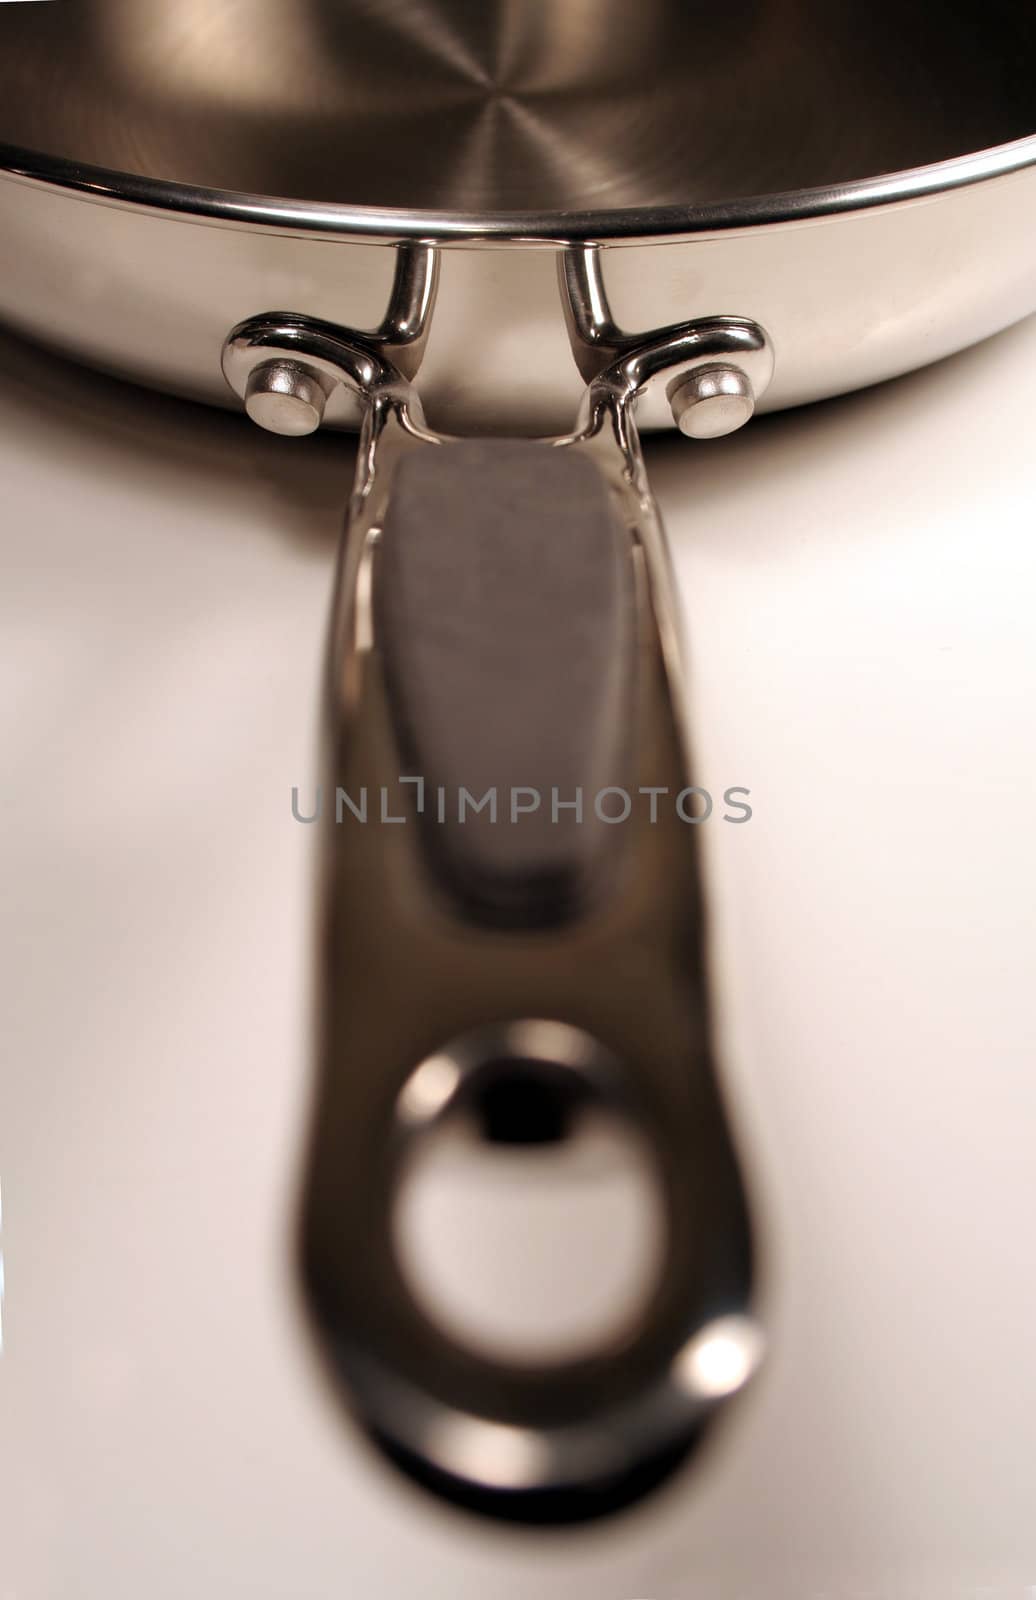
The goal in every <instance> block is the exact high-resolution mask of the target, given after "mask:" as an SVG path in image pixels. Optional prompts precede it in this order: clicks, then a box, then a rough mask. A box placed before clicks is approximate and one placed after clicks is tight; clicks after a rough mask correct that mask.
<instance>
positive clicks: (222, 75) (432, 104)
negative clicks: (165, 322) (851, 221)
mask: <svg viewBox="0 0 1036 1600" xmlns="http://www.w3.org/2000/svg"><path fill="white" fill-rule="evenodd" d="M1034 85H1036V7H1034V6H1033V5H1032V4H1031V0H940V3H939V4H938V5H936V4H933V0H217V3H213V0H146V3H141V0H76V3H75V4H72V3H71V0H42V3H36V4H32V5H4V6H2V7H0V141H4V142H7V143H11V144H16V145H21V146H25V147H28V148H31V149H35V150H42V151H45V152H47V153H48V154H52V155H57V156H64V157H68V158H72V159H75V160H77V161H82V162H86V163H90V164H93V165H98V166H102V167H107V168H112V169H115V170H120V171H128V172H133V173H138V174H142V175H144V176H146V177H151V178H157V179H164V180H172V181H176V182H180V183H185V184H190V185H202V186H205V187H212V188H218V189H234V190H243V191H247V192H250V193H254V194H260V195H268V196H278V197H287V198H291V199H296V200H322V201H330V202H335V203H340V204H348V205H372V206H405V207H409V208H411V209H415V210H448V211H454V212H467V213H470V212H478V211H487V210H488V211H537V212H544V211H547V212H549V211H566V210H591V209H625V208H629V207H644V206H654V205H658V206H667V205H671V206H683V205H696V204H708V203H712V202H722V201H731V200H736V199H738V198H741V197H745V196H748V195H763V194H774V193H779V192H782V191H785V190H790V189H798V188H808V187H813V186H819V185H826V184H831V183H841V182H848V181H852V180H857V179H863V178H868V177H874V176H877V175H879V174H882V173H889V172H894V171H898V170H900V169H902V168H906V167H912V166H918V165H922V164H924V163H927V162H931V161H938V160H942V159H944V158H947V157H953V156H959V155H963V154H966V153H968V152H971V151H974V150H980V149H984V148H986V147H988V146H990V145H995V144H1000V143H1004V142H1006V141H1008V140H1011V139H1015V138H1019V137H1021V136H1023V135H1028V134H1031V133H1032V132H1033V131H1034V129H1036V88H1034Z"/></svg>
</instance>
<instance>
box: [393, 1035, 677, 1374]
mask: <svg viewBox="0 0 1036 1600" xmlns="http://www.w3.org/2000/svg"><path fill="white" fill-rule="evenodd" d="M601 1067H603V1068H604V1070H603V1071H600V1070H597V1069H599V1068H601ZM614 1076H615V1071H614V1063H612V1062H611V1061H610V1058H607V1057H606V1056H605V1053H604V1052H603V1051H601V1050H600V1047H599V1046H597V1045H596V1044H595V1043H594V1041H592V1040H590V1039H588V1038H587V1036H586V1035H584V1034H581V1033H579V1031H578V1030H576V1029H572V1028H568V1027H564V1026H563V1025H560V1024H557V1023H547V1022H544V1023H529V1022H526V1023H521V1024H512V1025H511V1026H510V1027H508V1028H504V1029H498V1030H493V1031H492V1032H490V1033H486V1034H481V1035H478V1036H475V1037H469V1038H468V1039H466V1040H462V1041H460V1042H459V1043H458V1044H455V1045H453V1046H451V1047H449V1048H448V1049H447V1050H444V1051H442V1052H440V1053H438V1054H437V1055H435V1056H433V1057H431V1058H429V1059H428V1060H427V1061H425V1062H424V1063H422V1065H421V1066H420V1067H419V1068H418V1069H417V1071H416V1072H415V1073H414V1074H413V1075H412V1077H411V1078H410V1080H409V1081H408V1083H407V1085H406V1086H405V1087H404V1090H403V1093H402V1095H401V1097H400V1102H399V1111H400V1116H401V1118H402V1120H403V1122H404V1123H405V1124H409V1127H410V1132H411V1137H410V1139H409V1141H408V1145H407V1150H406V1154H405V1157H404V1159H403V1161H402V1163H401V1166H400V1172H399V1178H398V1183H397V1186H396V1193H395V1202H394V1207H393V1218H392V1221H393V1237H394V1246H395V1251H396V1257H397V1262H398V1264H399V1267H400V1271H401V1273H402V1276H403V1278H404V1281H405V1283H406V1285H407V1287H408V1290H409V1292H410V1294H411V1295H412V1297H413V1299H414V1301H415V1302H416V1304H417V1305H418V1306H419V1308H420V1309H421V1311H422V1312H423V1314H424V1315H425V1316H426V1317H427V1318H428V1320H429V1321H430V1322H431V1323H432V1324H433V1325H434V1326H436V1327H437V1328H438V1329H439V1331H440V1332H442V1333H444V1334H445V1335H446V1336H447V1337H449V1338H450V1339H451V1340H453V1341H454V1342H456V1343H457V1344H458V1345H461V1346H463V1347H464V1348H466V1349H468V1350H470V1351H471V1352H472V1353H474V1354H476V1355H478V1356H479V1357H480V1358H482V1359H484V1360H495V1361H500V1362H503V1363H506V1364H509V1365H513V1366H523V1367H542V1366H548V1365H559V1364H562V1363H564V1362H566V1361H573V1360H578V1359H580V1358H584V1357H587V1356H593V1355H598V1354H602V1353H605V1352H608V1351H611V1350H614V1349H615V1348H616V1347H618V1346H620V1345H621V1344H622V1343H623V1342H624V1341H625V1340H627V1339H628V1338H629V1337H631V1336H632V1335H633V1334H634V1333H635V1331H636V1329H637V1327H638V1325H639V1324H640V1322H641V1320H642V1318H643V1315H644V1312H645V1310H646V1308H647V1307H648V1305H649V1304H650V1302H651V1299H652V1296H653V1293H654V1291H655V1289H656V1287H657V1285H658V1282H659V1279H660V1276H661V1271H662V1264H663V1260H664V1255H665V1249H664V1246H665V1241H666V1237H667V1224H666V1210H665V1204H664V1197H663V1193H662V1187H661V1184H660V1181H659V1177H658V1173H657V1167H656V1163H655V1161H654V1160H653V1157H652V1150H651V1147H650V1144H649V1142H648V1140H647V1138H646V1137H645V1135H644V1134H643V1133H642V1132H641V1130H640V1128H639V1127H638V1126H637V1125H636V1123H635V1122H634V1120H633V1118H632V1117H631V1115H630V1113H629V1111H628V1109H627V1108H626V1107H625V1106H624V1105H623V1104H622V1102H621V1099H620V1098H619V1097H618V1096H617V1095H613V1094H612V1093H611V1092H610V1088H609V1086H610V1084H611V1082H612V1081H613V1080H614Z"/></svg>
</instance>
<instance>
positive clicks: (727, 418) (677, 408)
mask: <svg viewBox="0 0 1036 1600" xmlns="http://www.w3.org/2000/svg"><path fill="white" fill-rule="evenodd" d="M669 403H670V405H671V406H672V408H673V421H674V422H675V423H676V426H677V427H678V428H679V430H680V432H681V433H685V434H686V435H687V437H688V438H689V439H721V438H722V437H723V435H724V434H725V433H736V431H737V429H738V428H743V427H744V425H745V423H746V422H748V421H750V419H751V416H752V413H753V412H754V410H755V395H754V394H753V392H752V385H751V383H750V382H749V380H748V378H746V376H745V374H744V373H743V372H742V371H741V370H740V368H738V367H727V366H722V365H716V366H710V367H698V369H697V370H696V371H695V372H689V373H688V374H687V376H686V377H684V378H681V379H680V380H679V381H678V382H677V383H676V385H675V386H674V387H673V389H672V390H671V391H670V394H669Z"/></svg>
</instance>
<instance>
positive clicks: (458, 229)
mask: <svg viewBox="0 0 1036 1600" xmlns="http://www.w3.org/2000/svg"><path fill="white" fill-rule="evenodd" d="M1034 165H1036V134H1029V135H1027V136H1026V137H1025V138H1023V139H1013V140H1011V141H1010V142H1009V143H1007V144H1000V145H993V146H991V147H990V148H989V149H987V150H978V151H975V152H973V153H971V154H968V155H963V156H954V157H952V158H951V159H949V160H946V161H937V162H933V163H931V164H930V165H927V166H922V167H909V168H906V169H904V170H903V171H900V172H893V173H888V174H885V175H883V176H880V177H876V178H866V179H862V180H860V181H858V182H854V183H844V184H835V185H827V186H824V187H821V188H814V189H796V190H790V191H788V192H786V193H783V194H770V195H758V196H754V197H751V198H746V199H741V200H735V201H730V202H721V203H718V204H711V205H702V206H660V207H652V206H648V207H633V208H627V209H623V210H612V211H609V210H604V211H545V212H536V211H514V212H492V211H487V212H470V213H463V212H449V211H411V210H405V209H402V208H398V207H387V208H380V207H376V206H349V205H340V204H337V203H333V202H328V201H318V200H291V199H287V198H283V199H281V198H275V197H272V196H267V195H258V194H247V193H239V192H237V191H234V190H229V189H206V188H197V187H194V186H193V185H191V184H185V183H174V182H169V181H166V180H165V179H159V178H148V177H144V176H142V175H141V174H139V173H132V172H118V171H112V170H110V169H108V168H105V167H95V166H90V165H87V164H84V163H82V162H77V161H71V160H68V159H66V158H64V157H61V156H52V155H47V154H46V153H45V152H42V151H38V150H26V149H22V148H20V147H18V146H15V145H9V144H3V143H0V175H3V174H6V175H8V176H10V177H13V178H20V179H23V180H28V181H31V182H35V183H40V184H45V185H47V186H50V187H53V188H59V189H64V190H67V191H71V192H74V193H75V194H78V195H80V196H81V197H83V198H84V199H93V200H97V201H101V202H107V203H108V204H119V205H126V206H134V207H143V208H145V209H148V210H155V211H162V212H165V213H171V214H174V215H177V216H182V217H184V218H185V219H188V218H194V219H197V220H199V221H203V222H209V223H216V224H222V225H224V226H232V227H241V226H245V227H254V226H258V227H262V228H264V229H265V230H267V231H270V230H274V231H278V232H279V231H282V230H285V231H288V232H302V233H307V234H313V235H323V236H324V237H334V236H337V235H350V236H352V237H354V238H356V237H360V238H367V239H370V240H372V241H384V240H400V239H421V240H425V241H428V242H435V243H441V244H449V243H458V244H476V243H479V242H492V243H507V242H510V243H515V244H521V243H578V242H581V241H586V242H589V241H593V242H595V243H609V242H615V243H623V242H625V243H633V242H635V241H638V240H641V241H647V240H652V239H660V238H672V239H675V238H681V237H682V238H686V237H689V236H695V235H702V234H710V233H719V232H728V231H730V230H736V229H745V228H756V227H763V226H770V225H775V224H780V223H794V222H808V221H813V220H818V219H821V218H824V217H830V216H834V215H839V214H845V213H847V212H853V211H862V210H867V209H870V208H872V207H875V206H887V205H895V204H897V203H901V202H904V201H910V200H920V199H925V198H931V197H933V196H935V195H938V194H942V193H944V192H946V191H948V190H952V189H959V188H963V187H965V186H967V185H970V184H975V183H982V182H984V181H985V180H987V179H990V178H1000V177H1006V176H1008V175H1009V174H1011V173H1016V172H1020V171H1022V170H1024V169H1025V168H1026V167H1031V166H1034Z"/></svg>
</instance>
